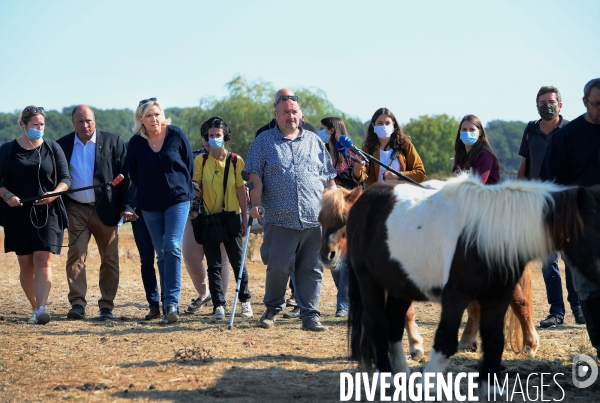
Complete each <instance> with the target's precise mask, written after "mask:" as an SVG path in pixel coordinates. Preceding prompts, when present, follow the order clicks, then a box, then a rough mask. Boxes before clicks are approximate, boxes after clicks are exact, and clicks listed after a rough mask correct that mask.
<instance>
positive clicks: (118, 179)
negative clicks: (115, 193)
mask: <svg viewBox="0 0 600 403" xmlns="http://www.w3.org/2000/svg"><path fill="white" fill-rule="evenodd" d="M123 179H125V177H124V176H123V174H118V175H117V176H116V177H115V179H113V180H112V182H111V183H110V184H111V185H113V186H117V185H118V184H119V183H121V181H122V180H123Z"/></svg>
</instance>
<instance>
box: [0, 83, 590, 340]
mask: <svg viewBox="0 0 600 403" xmlns="http://www.w3.org/2000/svg"><path fill="white" fill-rule="evenodd" d="M584 105H585V107H586V108H587V112H586V113H585V114H584V115H582V116H580V117H579V118H577V119H576V120H574V121H573V122H570V123H568V122H567V121H566V120H565V119H563V118H562V117H561V116H560V108H561V107H562V101H561V98H560V93H559V92H558V90H557V89H556V88H554V87H542V88H541V89H540V91H539V93H538V94H537V97H536V107H537V109H538V112H539V114H540V117H541V119H540V120H536V121H533V122H530V124H529V125H528V126H527V128H526V129H525V133H524V135H523V141H522V145H521V150H520V155H522V156H523V162H522V164H521V167H520V169H519V174H518V175H519V176H518V177H519V178H520V179H521V178H529V179H537V178H540V179H546V180H555V181H557V182H558V183H561V184H565V185H570V184H580V185H593V184H598V183H600V161H599V157H598V155H600V136H597V137H594V135H596V134H598V133H597V132H598V131H599V130H600V79H596V80H592V81H590V82H589V83H588V84H587V85H586V87H585V89H584ZM273 106H274V119H273V121H271V122H270V123H269V124H267V125H266V126H264V127H262V128H261V129H259V131H258V132H257V137H256V139H255V140H254V142H253V143H252V145H251V146H250V149H249V152H248V156H247V158H246V162H244V160H243V159H242V158H241V157H240V156H238V155H235V154H233V153H231V152H229V151H228V150H227V144H228V142H229V141H230V140H231V136H232V133H231V130H230V128H229V126H228V125H227V123H226V122H225V121H223V120H222V119H220V118H218V117H214V118H211V119H209V120H207V121H206V122H204V124H203V125H202V127H201V135H202V139H203V144H204V147H203V148H202V149H200V150H196V151H193V150H192V148H191V146H190V143H189V141H188V139H187V136H186V134H185V133H184V132H183V131H182V130H181V129H179V128H177V127H175V126H173V125H171V124H170V120H169V119H167V118H166V117H165V114H164V110H163V108H162V106H161V105H160V103H159V102H158V101H157V99H156V98H150V99H145V100H142V101H140V102H139V105H138V108H137V110H136V111H135V126H134V128H133V131H134V133H135V134H136V135H134V136H133V137H132V138H131V140H130V141H129V143H128V144H127V145H125V144H124V143H123V141H122V140H121V138H120V137H119V136H117V135H115V134H111V133H108V132H103V131H100V130H97V129H96V127H95V118H94V114H93V111H92V110H91V108H89V107H88V106H85V105H80V106H78V107H76V108H75V109H74V110H73V114H72V117H73V125H74V129H75V131H74V132H73V133H70V134H68V135H66V136H65V137H63V138H61V139H60V140H58V141H57V142H53V141H51V140H44V139H43V137H42V136H43V128H44V117H45V112H44V110H43V108H39V107H35V106H29V107H27V108H25V109H24V110H23V111H22V113H21V115H20V120H19V124H20V126H21V128H22V136H20V137H19V138H17V139H15V140H14V141H12V142H9V143H6V144H4V145H2V147H0V156H1V157H2V158H0V161H1V164H0V175H1V177H0V196H2V197H3V199H4V202H5V206H3V211H2V212H1V213H2V214H1V215H0V219H1V220H2V224H3V226H4V228H5V252H11V251H14V252H15V253H16V254H17V256H18V259H19V264H20V267H21V275H20V276H21V284H22V286H23V290H24V291H25V294H26V295H27V297H28V299H29V301H30V303H31V305H32V307H33V312H32V315H31V318H30V322H32V323H47V322H48V321H49V320H50V314H49V313H48V312H47V310H46V308H45V306H46V302H47V299H48V294H49V291H50V284H51V269H50V262H51V258H52V254H57V253H60V249H61V247H62V240H63V239H62V238H63V235H62V234H63V231H62V230H63V229H64V228H68V232H69V246H68V247H69V250H68V256H67V268H66V271H67V279H68V282H69V290H70V291H69V297H68V298H69V302H70V303H71V309H70V310H69V312H68V314H67V316H68V317H69V318H72V319H81V318H83V317H84V316H85V308H86V304H87V301H86V299H85V294H86V289H87V283H86V276H85V261H86V255H87V245H88V243H89V240H90V237H91V235H93V236H94V238H95V239H96V242H97V244H98V249H99V252H100V258H101V266H100V290H101V294H102V296H101V299H100V300H99V301H98V305H99V309H100V318H102V319H110V318H112V317H113V314H112V309H113V306H114V302H113V301H114V298H115V296H116V292H117V288H118V281H119V276H118V272H119V263H118V225H119V221H121V222H124V221H129V222H132V226H133V232H134V237H135V240H136V244H137V245H138V249H139V252H140V260H141V271H142V280H143V285H144V289H145V291H146V297H147V301H148V305H149V311H148V314H147V315H146V317H145V318H146V319H148V320H151V319H158V318H162V322H163V323H172V322H176V321H177V320H178V319H179V301H180V290H181V281H182V278H181V267H182V265H181V261H182V258H183V259H184V260H185V262H186V268H187V270H188V273H189V275H190V278H191V279H192V282H193V284H194V287H195V289H196V291H197V293H198V296H197V298H194V299H193V301H192V303H191V304H190V305H189V306H188V307H187V310H188V312H196V311H197V310H198V309H199V308H200V307H201V306H203V305H204V304H207V303H208V302H209V301H210V302H212V305H213V318H214V319H216V320H219V319H223V318H224V316H225V307H226V300H225V295H226V292H227V287H228V283H229V268H230V267H231V268H232V269H233V270H234V273H235V274H236V275H237V272H238V270H239V269H240V267H241V268H242V271H241V286H240V290H239V300H240V302H241V307H242V313H241V315H242V316H245V317H252V316H253V311H252V306H251V304H250V299H251V297H252V294H251V292H250V288H249V285H248V273H247V270H246V268H245V265H244V264H243V262H242V261H241V257H242V236H243V235H244V234H245V229H246V227H247V222H248V217H247V214H250V216H251V217H253V218H254V219H259V220H260V221H261V222H262V224H263V227H264V240H263V244H262V246H261V250H260V252H261V257H262V260H263V262H264V264H265V265H266V266H267V269H266V270H267V271H266V274H267V275H266V284H265V296H264V301H263V302H264V304H265V306H266V309H265V311H264V314H263V315H262V317H261V319H260V320H259V325H260V326H261V327H264V328H270V327H272V326H273V325H274V324H275V321H276V319H277V318H278V316H279V314H281V313H282V312H283V309H284V308H285V306H286V299H285V296H286V288H287V284H288V281H291V284H292V285H293V295H294V298H295V300H296V302H297V308H295V309H294V310H293V313H291V314H290V313H286V314H287V316H286V315H283V316H286V317H297V318H299V319H301V321H302V329H305V330H312V331H323V330H326V328H325V326H323V325H322V324H321V323H320V321H319V316H320V311H319V309H318V307H319V299H320V291H321V284H322V279H323V266H322V265H321V264H320V261H319V255H318V252H319V246H320V239H321V230H320V226H319V223H318V220H317V217H318V214H319V210H320V205H319V202H320V199H321V196H322V194H323V192H324V191H326V190H327V189H334V188H335V187H336V186H343V187H346V188H350V189H351V188H354V187H356V186H362V187H365V188H366V187H369V186H371V185H372V184H374V183H376V182H379V181H393V180H401V179H402V178H400V177H398V176H397V175H396V173H395V172H400V173H402V175H404V176H406V177H408V178H410V179H412V180H414V181H416V182H422V181H424V180H425V179H426V172H425V168H424V166H423V162H422V161H421V158H420V157H419V154H418V152H417V150H416V148H415V146H414V145H413V144H412V142H411V139H410V137H409V136H407V135H405V134H404V132H403V130H402V127H401V126H400V124H399V123H398V121H397V119H396V117H395V116H394V114H393V113H392V112H391V111H390V110H389V109H386V108H380V109H378V110H377V111H376V112H375V113H374V114H373V117H372V118H371V121H370V122H369V124H368V127H367V134H366V137H365V141H364V143H363V146H362V150H363V151H364V152H365V153H367V154H370V155H371V156H373V157H374V158H376V159H378V160H380V161H381V162H382V163H383V165H382V166H380V164H377V163H370V164H367V163H366V162H365V161H363V160H361V158H360V156H358V155H356V154H353V153H352V152H351V151H348V152H346V153H344V152H342V151H340V150H338V148H337V141H338V140H339V139H340V137H341V136H342V135H346V134H347V130H346V127H345V125H344V122H343V121H342V119H340V118H336V117H326V118H323V119H322V120H321V122H320V130H318V131H317V130H316V128H315V127H314V126H312V125H310V124H309V123H308V122H305V121H304V116H303V114H302V110H301V105H300V100H299V98H298V96H296V95H295V94H294V93H293V92H292V91H290V90H289V89H281V90H279V91H278V92H277V93H276V95H275V98H274V103H273ZM567 123H568V124H567ZM309 128H310V129H309ZM384 166H389V167H390V168H391V169H386V168H385V167H384ZM594 168H599V169H597V170H596V171H594V170H593V169H594ZM469 170H470V171H472V172H474V173H476V174H477V175H478V177H479V178H480V180H481V181H482V183H485V184H494V183H498V182H499V181H500V172H499V163H498V159H497V157H496V155H495V154H494V152H493V150H492V147H491V145H490V143H489V140H488V138H487V135H486V133H485V129H484V128H483V125H482V123H481V121H480V120H479V119H478V118H477V117H476V116H474V115H466V116H465V117H464V118H463V119H462V120H461V121H460V124H459V127H458V128H457V134H456V138H455V146H454V163H453V167H452V171H453V172H455V173H458V172H463V171H469ZM17 173H18V174H17ZM118 174H122V175H124V177H125V179H124V180H123V181H122V182H121V183H120V184H118V185H116V186H106V184H107V183H109V182H110V181H111V180H112V179H113V178H114V177H115V176H117V175H118ZM17 178H18V179H17ZM245 181H249V182H252V183H253V184H254V187H253V189H251V190H250V193H249V198H250V205H251V208H250V209H249V210H248V206H247V202H248V195H247V191H246V188H245V186H244V185H245ZM69 188H71V189H79V188H89V189H87V190H83V191H78V192H74V193H69V194H67V195H66V196H64V197H62V198H61V197H57V196H51V195H50V196H46V197H42V196H43V195H48V194H52V193H56V192H64V191H66V190H67V189H69ZM31 198H34V199H35V198H38V199H37V200H35V201H24V202H22V201H21V200H22V199H31ZM32 200H33V199H32ZM63 200H64V203H63ZM7 207H8V208H11V209H13V210H14V211H15V214H6V211H7ZM218 212H235V214H236V215H237V217H238V219H239V226H240V231H239V234H236V235H235V236H231V237H230V238H229V239H228V240H227V241H225V242H223V243H221V244H204V245H200V244H198V242H196V240H195V238H194V234H193V229H192V220H193V219H194V218H195V217H196V216H197V215H198V214H215V213H218ZM155 255H156V259H157V265H158V272H159V281H157V279H156V275H155V270H154V257H155ZM204 257H206V262H207V265H206V266H207V267H205V266H204V264H203V258H204ZM557 259H558V254H556V255H555V256H553V257H552V259H551V261H550V262H549V263H548V264H547V265H546V267H545V268H544V279H545V280H546V285H547V290H548V299H549V302H550V304H551V310H550V316H549V317H548V318H546V319H545V320H544V321H542V323H541V326H542V327H551V326H556V325H560V324H562V321H563V318H564V314H565V313H564V304H563V303H562V294H561V293H560V273H559V271H558V268H557V267H558V266H557ZM570 274H571V272H570V271H567V286H568V289H569V291H570V296H569V301H570V302H571V308H572V310H573V313H574V316H575V319H576V321H577V323H585V322H588V331H590V328H592V331H590V337H592V343H593V344H594V346H595V347H596V346H599V347H600V332H599V331H596V333H598V334H596V335H595V336H593V335H592V333H594V331H595V330H594V329H596V327H594V325H593V323H595V324H597V325H596V326H600V316H599V315H600V309H595V305H594V304H600V303H599V302H598V301H600V289H598V288H597V287H595V286H594V285H591V284H587V283H586V282H585V280H583V279H579V278H577V279H575V278H574V279H573V281H572V282H571V278H570ZM332 275H333V278H334V281H335V283H336V286H337V287H338V298H337V310H336V315H337V316H346V315H347V310H348V306H347V294H346V280H345V277H346V272H345V266H344V264H343V262H342V264H341V265H340V267H339V268H338V269H337V270H335V271H333V272H332ZM159 284H160V292H159V287H158V285H159ZM557 284H558V285H557ZM571 286H572V287H571ZM571 290H573V294H572V295H571ZM575 291H577V293H579V297H580V298H579V299H580V300H581V302H579V301H578V300H577V301H576V299H575V297H576V292H575ZM559 299H560V301H559ZM161 305H162V312H161V309H160V306H161ZM599 308H600V307H599ZM596 316H599V317H598V318H595V317H596ZM590 323H592V325H590ZM594 334H595V333H594Z"/></svg>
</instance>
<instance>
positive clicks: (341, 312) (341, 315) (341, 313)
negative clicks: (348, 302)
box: [335, 308, 348, 318]
mask: <svg viewBox="0 0 600 403" xmlns="http://www.w3.org/2000/svg"><path fill="white" fill-rule="evenodd" d="M335 316H336V317H338V318H345V317H346V316H348V310H347V309H343V308H339V309H338V310H337V311H335Z"/></svg>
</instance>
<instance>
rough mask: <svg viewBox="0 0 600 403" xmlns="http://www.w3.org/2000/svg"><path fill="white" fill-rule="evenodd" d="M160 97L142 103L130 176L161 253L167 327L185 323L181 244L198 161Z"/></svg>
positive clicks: (129, 159) (130, 150)
mask: <svg viewBox="0 0 600 403" xmlns="http://www.w3.org/2000/svg"><path fill="white" fill-rule="evenodd" d="M170 123H171V120H170V119H166V118H165V113H164V111H163V108H162V106H161V105H160V104H159V103H158V101H157V100H156V98H150V99H144V100H142V101H140V103H139V105H138V107H137V110H136V111H135V126H134V128H133V132H134V133H135V134H136V135H135V136H133V137H132V138H131V140H130V141H129V146H128V147H127V162H128V165H129V175H130V177H131V180H132V182H133V183H134V185H135V186H137V189H138V193H137V203H138V204H137V205H138V207H139V208H140V209H141V210H142V213H143V215H144V219H145V221H146V225H147V226H148V231H149V232H150V237H151V238H152V244H153V245H154V250H155V251H156V256H157V262H158V273H159V275H160V286H161V290H162V293H163V296H164V302H163V307H164V310H165V315H164V317H163V319H162V323H163V324H166V323H172V322H176V321H178V320H179V296H180V293H181V243H182V238H183V230H184V228H185V224H186V221H187V217H188V213H189V210H190V200H192V199H193V198H194V189H193V187H192V176H193V173H194V160H193V157H192V148H191V146H190V143H189V141H188V139H187V136H186V134H185V133H184V132H183V130H181V129H180V128H178V127H175V126H172V125H170Z"/></svg>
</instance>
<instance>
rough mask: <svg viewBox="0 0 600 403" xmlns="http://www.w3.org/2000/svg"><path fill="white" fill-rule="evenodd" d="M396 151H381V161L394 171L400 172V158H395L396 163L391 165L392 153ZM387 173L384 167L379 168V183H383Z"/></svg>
mask: <svg viewBox="0 0 600 403" xmlns="http://www.w3.org/2000/svg"><path fill="white" fill-rule="evenodd" d="M393 151H394V150H393V149H391V148H390V149H389V150H387V151H383V150H381V149H380V150H379V161H381V162H383V163H384V164H385V165H387V166H390V167H392V169H395V170H396V171H398V172H400V162H399V161H398V158H394V161H392V163H391V164H390V157H391V156H392V152H393ZM385 171H386V169H385V168H384V167H382V166H379V178H377V181H382V180H383V173H384V172H385Z"/></svg>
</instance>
